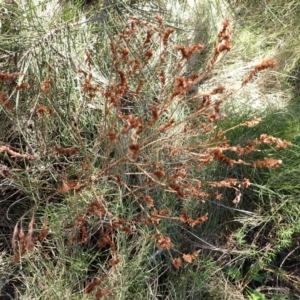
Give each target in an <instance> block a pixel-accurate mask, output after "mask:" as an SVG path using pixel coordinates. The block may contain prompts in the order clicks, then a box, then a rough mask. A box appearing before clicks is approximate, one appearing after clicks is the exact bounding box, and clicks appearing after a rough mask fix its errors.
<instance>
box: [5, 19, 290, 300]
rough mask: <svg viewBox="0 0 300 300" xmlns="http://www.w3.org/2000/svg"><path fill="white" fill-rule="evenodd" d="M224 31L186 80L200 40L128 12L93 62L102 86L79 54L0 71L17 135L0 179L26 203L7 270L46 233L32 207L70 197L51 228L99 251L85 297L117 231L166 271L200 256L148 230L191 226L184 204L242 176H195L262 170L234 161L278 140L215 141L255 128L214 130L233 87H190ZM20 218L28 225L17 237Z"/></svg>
mask: <svg viewBox="0 0 300 300" xmlns="http://www.w3.org/2000/svg"><path fill="white" fill-rule="evenodd" d="M229 25H230V24H229V20H227V19H226V20H224V22H223V26H222V29H221V30H220V31H219V34H218V38H217V41H216V43H215V46H214V48H213V52H212V54H211V57H210V59H209V60H208V62H207V65H206V66H204V67H203V68H202V71H201V72H200V73H197V74H196V73H191V74H186V73H185V71H186V69H185V67H186V65H187V63H188V62H189V61H190V59H191V58H192V57H193V55H195V53H197V52H199V51H202V49H203V48H204V45H203V44H196V45H191V46H185V45H176V44H174V43H173V42H172V38H171V37H172V35H175V34H176V32H175V30H174V29H173V28H169V27H166V26H165V24H164V22H163V20H162V18H161V17H160V16H158V15H156V16H155V17H154V20H153V21H145V20H142V19H140V18H137V17H132V18H131V21H130V25H129V26H128V27H126V28H124V29H123V30H122V31H121V32H120V33H119V34H116V36H115V37H114V38H113V39H111V41H110V51H109V53H108V54H107V55H108V56H106V57H105V59H106V60H107V61H106V64H107V65H109V68H108V69H107V70H105V71H106V73H107V77H108V79H107V80H104V81H103V80H102V81H101V82H100V83H99V78H97V77H95V73H97V72H96V71H95V70H96V69H97V68H98V67H99V65H98V64H97V63H96V61H97V55H98V54H97V53H94V54H91V51H90V50H89V49H85V52H84V56H82V57H79V58H77V61H75V62H74V60H72V59H70V60H68V59H66V58H65V57H64V58H63V59H65V61H64V63H65V67H66V68H69V69H68V72H67V71H66V70H63V69H61V68H60V66H59V65H58V64H57V63H55V62H52V63H46V64H47V67H46V68H43V72H42V74H38V75H39V76H37V74H35V73H34V70H31V71H30V72H28V73H26V71H25V69H24V71H23V72H15V73H1V74H0V80H1V82H2V83H3V86H5V89H6V91H5V89H3V91H2V92H1V94H0V102H1V108H2V111H1V115H2V116H5V117H4V118H5V120H6V121H7V122H10V123H13V122H15V124H16V125H15V127H14V128H13V131H14V133H17V134H16V137H14V138H10V139H7V141H6V143H3V145H1V146H0V152H1V153H2V156H3V160H4V164H3V166H2V167H1V168H2V169H1V173H0V175H1V176H2V177H7V178H8V179H9V180H10V181H11V182H12V183H13V184H15V186H16V189H17V190H18V192H19V193H21V194H23V195H25V197H27V198H29V199H31V200H32V201H33V202H34V203H35V205H32V208H30V209H28V210H27V211H26V212H25V213H24V214H23V216H22V217H21V218H20V220H19V221H18V222H17V223H16V225H15V229H14V233H13V236H12V251H13V258H12V262H13V263H14V264H17V263H19V261H20V259H21V258H22V257H23V256H25V255H26V254H28V253H30V252H31V251H33V250H34V247H35V246H36V245H37V244H38V243H43V240H45V238H46V237H47V236H48V235H49V224H48V223H47V222H48V221H47V219H46V218H44V219H43V222H41V223H42V224H41V228H42V229H41V232H40V233H39V234H35V233H34V224H35V218H34V214H35V213H34V212H35V211H36V210H39V209H40V208H41V207H45V205H44V204H47V205H48V206H49V205H50V206H51V205H60V204H62V205H66V204H65V202H68V201H78V206H77V207H76V209H74V210H73V211H72V213H73V215H72V216H71V219H70V220H65V222H62V223H61V224H62V225H63V226H67V228H66V227H65V230H71V234H67V237H66V238H65V242H66V243H71V244H77V245H78V244H79V245H83V246H93V245H95V244H96V246H97V247H98V248H100V249H102V250H103V251H104V252H105V253H106V254H105V255H104V258H103V257H102V259H103V265H105V268H106V274H105V272H104V274H103V276H101V277H100V279H99V278H97V279H95V280H92V281H91V282H90V283H89V284H88V285H87V287H86V290H85V291H86V293H87V294H89V293H92V291H93V290H94V289H95V287H96V286H100V285H101V286H102V285H103V283H105V282H106V280H107V277H108V276H107V273H109V272H111V271H110V270H113V268H115V267H117V266H118V265H119V264H121V263H122V257H121V255H120V251H121V247H122V244H121V243H120V241H119V240H118V236H120V235H121V233H122V234H123V233H125V234H126V235H128V239H133V241H134V240H135V238H133V237H134V236H136V235H140V234H141V231H142V230H145V231H146V233H145V236H146V237H147V238H149V240H150V241H153V242H154V243H155V244H156V247H157V248H158V250H159V251H168V252H169V255H170V257H171V259H172V263H173V265H174V267H175V268H180V267H181V265H182V264H183V262H187V263H191V262H192V261H193V260H194V259H195V258H196V257H197V255H198V254H199V252H200V249H190V251H189V252H187V253H180V252H179V255H177V254H176V253H177V252H178V250H176V249H174V248H175V247H174V244H173V242H172V239H171V238H170V236H168V234H166V233H165V232H163V230H162V229H163V227H162V226H160V224H161V223H163V222H169V221H170V222H180V223H183V224H186V225H188V226H190V227H194V226H198V225H199V224H201V223H203V222H205V221H206V220H207V219H208V218H209V216H208V214H204V215H200V216H199V215H195V212H194V211H192V210H191V209H190V206H189V207H188V206H187V205H186V204H185V203H187V202H188V203H194V205H195V206H196V205H198V204H199V203H200V204H201V203H204V202H205V200H206V199H207V198H214V199H217V200H218V201H221V200H222V193H221V192H220V190H221V189H222V188H229V189H232V190H233V191H234V195H235V196H234V197H233V199H232V201H233V203H234V204H235V205H238V203H239V201H240V199H241V197H242V191H243V189H245V188H247V187H248V186H249V185H250V182H249V180H248V179H247V178H243V179H237V178H224V179H223V180H220V181H218V182H217V181H210V180H207V179H206V177H205V176H203V172H202V171H201V170H202V169H204V168H205V166H206V165H208V164H211V163H214V162H222V163H224V164H225V165H227V166H233V165H235V164H239V165H246V166H252V167H268V168H273V167H278V166H279V165H280V164H281V160H277V159H274V158H265V159H262V160H257V161H252V162H248V161H247V160H246V156H247V155H248V154H249V153H251V152H253V151H260V150H262V149H263V147H265V145H275V146H276V148H285V147H286V146H288V145H290V143H289V142H287V141H285V140H281V139H279V138H275V137H273V136H269V135H267V134H262V135H260V137H258V138H257V139H255V140H252V141H248V142H247V144H246V145H231V144H230V141H228V140H227V139H226V133H227V132H228V131H230V130H233V129H235V128H237V127H239V126H240V127H252V126H255V125H256V124H258V123H259V122H260V119H259V118H254V119H253V120H249V121H246V122H243V123H241V124H237V125H235V126H233V127H232V128H230V129H227V130H225V131H221V130H219V129H218V123H219V122H222V120H223V119H224V118H227V116H226V115H225V114H223V113H222V110H221V109H222V103H223V102H224V101H226V99H228V98H229V97H230V96H231V95H233V94H234V93H238V92H239V90H230V89H226V87H224V86H217V87H215V88H214V89H211V90H208V91H202V90H201V84H202V83H203V81H204V80H205V77H206V75H207V74H208V73H209V72H210V71H211V70H212V68H213V67H214V66H215V64H216V63H217V61H218V59H219V58H220V56H222V54H223V53H224V52H227V51H230V50H231V47H232V46H231V41H230V39H231V31H230V28H229ZM53 34H55V32H53ZM46 37H47V36H46ZM41 42H42V43H43V42H46V38H44V39H42V40H41ZM38 47H39V44H36V45H34V46H33V48H32V49H31V51H28V52H26V54H25V55H26V56H27V55H32V53H31V52H32V51H35V50H37V48H38ZM49 61H50V62H51V60H50V59H49ZM273 67H275V62H274V61H273V60H271V59H266V60H264V61H263V62H261V63H260V64H258V65H256V66H255V67H254V69H253V70H251V71H250V73H249V74H248V76H247V77H246V78H244V79H243V80H241V84H240V89H242V88H243V86H245V85H246V84H247V83H248V82H249V81H250V80H251V79H252V78H253V77H254V76H256V74H257V73H258V72H260V71H263V70H265V69H267V68H273ZM69 80H70V81H69ZM16 82H17V83H16ZM12 88H13V92H12V91H11V89H12ZM9 93H12V94H13V95H14V97H9V96H8V95H9ZM22 98H26V99H27V101H26V103H24V104H23V103H22V101H20V99H22ZM73 99H76V101H73ZM202 176H203V177H202ZM20 183H21V184H20ZM166 199H171V201H173V199H175V200H174V201H176V202H178V201H177V200H178V199H180V201H181V203H180V205H179V208H178V209H176V210H174V206H172V205H173V204H172V205H171V208H170V207H168V204H170V200H166ZM26 216H31V220H30V222H29V225H28V230H27V232H24V229H23V227H22V220H23V219H24V218H25V217H26ZM95 226H96V227H95ZM50 228H51V226H50ZM95 228H96V229H95ZM144 228H147V229H144ZM95 236H96V237H97V241H96V242H94V240H95ZM49 238H50V237H49ZM135 251H137V250H135ZM176 251H177V252H176ZM116 282H117V280H116ZM112 285H115V283H114V282H111V284H110V285H109V284H108V283H107V282H106V287H105V288H101V289H98V290H97V291H96V292H95V297H96V298H100V297H103V296H107V297H108V296H109V295H110V296H112V295H113V291H112V290H111V288H112Z"/></svg>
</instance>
